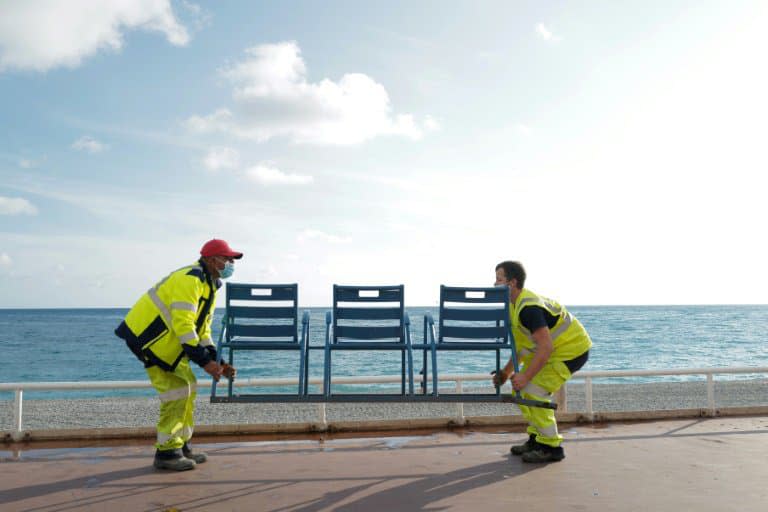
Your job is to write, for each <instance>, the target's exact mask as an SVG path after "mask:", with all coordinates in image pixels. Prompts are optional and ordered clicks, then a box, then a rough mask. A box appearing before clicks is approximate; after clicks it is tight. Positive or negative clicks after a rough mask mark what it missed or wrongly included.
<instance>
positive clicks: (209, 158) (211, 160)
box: [203, 147, 240, 171]
mask: <svg viewBox="0 0 768 512" xmlns="http://www.w3.org/2000/svg"><path fill="white" fill-rule="evenodd" d="M203 165H205V167H206V169H209V170H211V171H218V170H220V169H237V168H238V167H240V153H238V152H237V150H235V149H232V148H227V147H214V148H211V149H210V150H209V151H208V154H207V155H205V159H204V160H203Z"/></svg>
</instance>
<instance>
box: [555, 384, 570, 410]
mask: <svg viewBox="0 0 768 512" xmlns="http://www.w3.org/2000/svg"><path fill="white" fill-rule="evenodd" d="M555 403H557V411H558V412H568V393H567V392H566V390H565V384H563V385H562V386H560V389H558V390H557V393H555Z"/></svg>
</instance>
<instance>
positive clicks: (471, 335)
mask: <svg viewBox="0 0 768 512" xmlns="http://www.w3.org/2000/svg"><path fill="white" fill-rule="evenodd" d="M506 334H507V329H506V326H500V327H456V326H453V325H444V326H442V327H441V328H440V339H441V340H445V338H461V339H482V340H488V339H489V338H501V339H506V337H507V336H506Z"/></svg>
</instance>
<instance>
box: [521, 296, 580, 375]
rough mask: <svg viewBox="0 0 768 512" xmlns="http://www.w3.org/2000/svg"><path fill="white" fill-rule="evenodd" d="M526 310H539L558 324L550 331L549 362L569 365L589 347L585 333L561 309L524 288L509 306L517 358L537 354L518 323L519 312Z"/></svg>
mask: <svg viewBox="0 0 768 512" xmlns="http://www.w3.org/2000/svg"><path fill="white" fill-rule="evenodd" d="M526 306H539V307H541V308H544V309H545V310H546V311H548V312H549V313H550V314H551V315H552V316H554V317H557V322H556V323H555V325H554V326H552V327H551V328H550V329H549V333H550V336H551V338H552V346H553V349H554V350H553V351H552V355H551V356H550V357H549V360H550V361H569V360H571V359H575V358H576V357H578V356H580V355H582V354H583V353H584V352H586V351H587V350H589V349H590V347H592V340H591V339H590V338H589V334H587V330H586V329H584V326H583V325H581V322H579V321H578V320H577V319H576V317H574V316H573V315H572V314H571V313H569V312H568V310H566V309H565V307H564V306H561V305H560V304H558V303H557V302H555V301H554V300H551V299H547V298H546V297H541V296H540V295H536V294H535V293H533V292H532V291H530V290H528V289H526V288H523V290H522V291H521V293H520V295H519V296H518V297H517V299H516V300H515V303H514V304H512V308H511V310H510V313H509V315H510V317H511V320H512V333H513V334H514V337H515V345H516V347H517V351H518V353H519V355H521V356H525V355H527V354H530V353H532V352H535V351H536V342H535V341H534V340H533V334H532V333H531V332H530V331H529V330H528V329H526V328H525V327H524V326H523V325H522V323H521V322H520V312H521V311H522V310H523V308H525V307H526Z"/></svg>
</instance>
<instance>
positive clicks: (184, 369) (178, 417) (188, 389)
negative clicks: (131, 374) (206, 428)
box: [147, 358, 197, 450]
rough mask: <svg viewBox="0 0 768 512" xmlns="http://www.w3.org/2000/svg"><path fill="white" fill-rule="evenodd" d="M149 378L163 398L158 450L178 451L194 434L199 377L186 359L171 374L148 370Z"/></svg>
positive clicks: (152, 368)
mask: <svg viewBox="0 0 768 512" xmlns="http://www.w3.org/2000/svg"><path fill="white" fill-rule="evenodd" d="M147 375H148V376H149V380H150V381H151V382H152V386H153V387H154V388H155V390H157V393H158V395H159V398H160V418H159V419H158V420H157V443H155V447H156V448H157V449H158V450H175V449H180V448H181V447H182V446H184V443H185V442H187V441H189V440H190V439H191V438H192V432H193V431H194V427H195V422H194V412H195V397H196V396H197V378H195V374H194V372H193V371H192V368H190V367H189V361H188V360H187V358H184V359H182V360H181V362H180V363H179V365H178V366H177V367H176V369H175V370H174V371H172V372H167V371H165V370H161V369H160V368H158V367H157V366H152V367H150V368H147Z"/></svg>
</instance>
